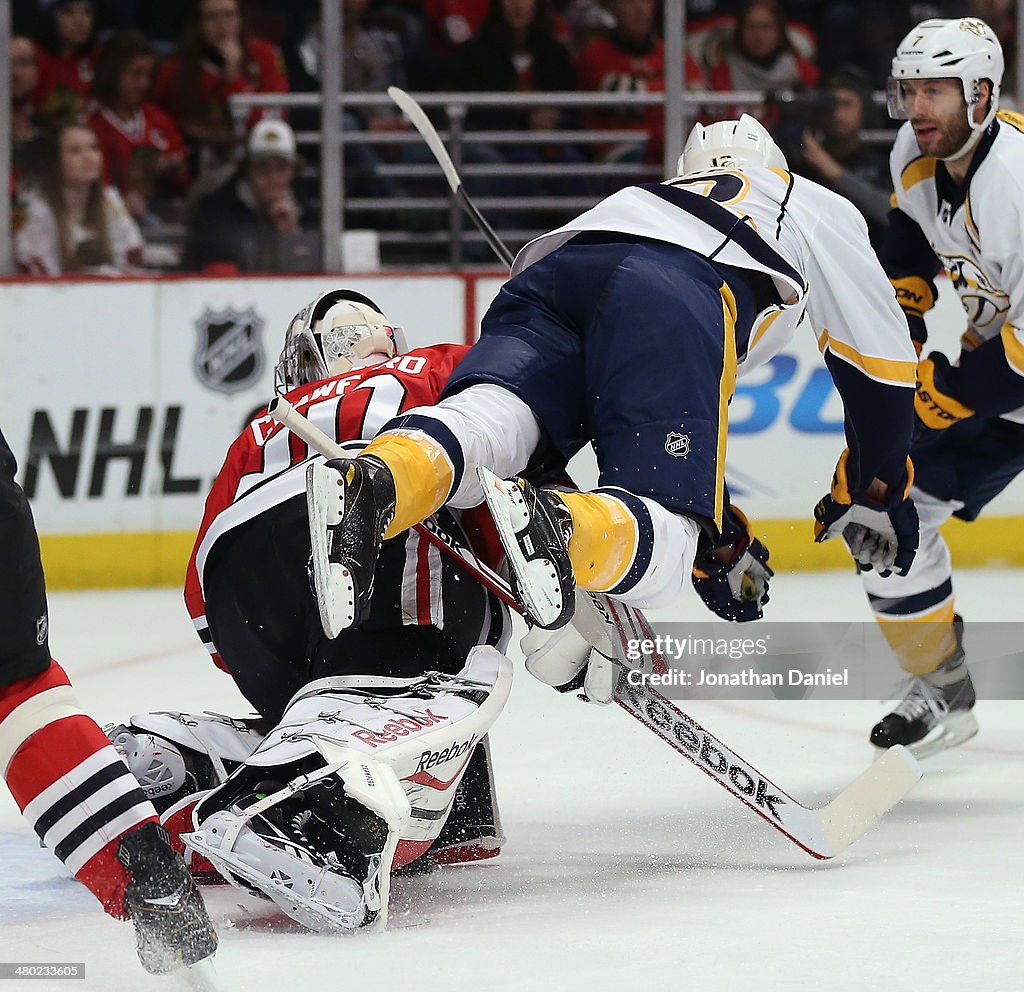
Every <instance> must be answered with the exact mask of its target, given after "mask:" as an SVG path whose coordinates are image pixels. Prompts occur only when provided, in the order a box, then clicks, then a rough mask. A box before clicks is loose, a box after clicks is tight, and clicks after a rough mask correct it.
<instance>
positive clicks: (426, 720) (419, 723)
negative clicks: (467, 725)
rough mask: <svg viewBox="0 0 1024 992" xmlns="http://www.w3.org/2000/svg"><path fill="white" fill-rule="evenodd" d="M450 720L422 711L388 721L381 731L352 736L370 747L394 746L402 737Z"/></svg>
mask: <svg viewBox="0 0 1024 992" xmlns="http://www.w3.org/2000/svg"><path fill="white" fill-rule="evenodd" d="M448 719H450V717H447V716H445V715H444V714H443V713H442V714H437V713H432V712H431V711H430V710H429V709H426V710H420V711H419V712H418V713H413V714H412V715H411V716H406V717H402V718H401V719H398V720H388V722H387V723H385V724H384V726H383V727H381V728H380V730H354V731H353V732H352V736H353V737H355V738H357V739H358V740H361V741H362V742H363V743H364V744H369V745H370V747H380V746H381V745H382V744H392V743H394V742H395V741H397V740H398V739H399V738H400V737H408V736H409V735H410V734H415V733H418V732H419V731H420V730H423V728H424V727H433V726H434V724H436V723H442V722H443V721H445V720H448Z"/></svg>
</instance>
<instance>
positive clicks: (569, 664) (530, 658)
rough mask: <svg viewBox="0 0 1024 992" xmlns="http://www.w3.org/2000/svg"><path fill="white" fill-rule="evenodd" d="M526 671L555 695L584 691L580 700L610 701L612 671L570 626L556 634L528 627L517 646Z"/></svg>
mask: <svg viewBox="0 0 1024 992" xmlns="http://www.w3.org/2000/svg"><path fill="white" fill-rule="evenodd" d="M519 646H520V648H521V649H522V652H523V654H525V655H526V670H527V671H528V672H529V673H530V674H531V675H532V676H533V677H534V678H537V679H540V681H541V682H544V683H546V684H547V685H550V686H552V687H553V688H554V689H555V690H556V691H557V692H576V691H577V690H579V689H582V690H583V695H581V697H580V698H581V699H584V700H587V701H589V702H593V703H601V704H602V705H604V704H606V703H610V702H611V701H612V695H613V693H614V691H615V668H614V665H613V664H612V662H611V660H610V659H609V658H606V657H605V656H604V655H603V654H601V653H600V652H599V651H597V650H596V649H594V648H592V647H591V645H590V643H589V642H588V641H587V640H586V639H585V638H584V637H583V635H582V634H581V633H580V632H579V631H578V630H577V629H576V628H575V627H574V626H573V625H572V624H571V623H569V624H566V625H565V626H564V627H559V628H558V629H557V630H545V629H544V628H543V627H531V628H530V629H529V630H528V631H527V633H526V636H525V637H524V638H523V639H522V641H520V642H519Z"/></svg>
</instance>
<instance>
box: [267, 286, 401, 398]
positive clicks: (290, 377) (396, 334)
mask: <svg viewBox="0 0 1024 992" xmlns="http://www.w3.org/2000/svg"><path fill="white" fill-rule="evenodd" d="M345 302H349V303H354V304H357V306H359V307H360V309H362V308H364V307H365V308H369V310H371V311H373V313H375V314H379V315H380V321H379V322H375V323H374V324H373V325H372V330H371V333H370V334H367V333H366V328H368V327H371V324H370V323H369V315H367V318H368V319H367V322H366V323H361V324H360V323H353V324H350V325H341V326H337V327H330V328H326V329H325V330H324V331H322V332H321V331H320V330H314V328H315V327H317V325H318V324H319V323H320V322H321V321H322V320H323V318H324V317H325V315H326V314H327V312H328V311H329V310H330V309H331V307H333V306H334V305H335V304H337V303H345ZM360 331H362V333H360ZM381 332H383V337H384V338H386V340H387V342H388V343H389V345H390V350H391V355H392V356H394V355H400V354H402V353H403V352H405V351H407V350H408V346H407V344H406V339H405V332H404V331H403V330H402V328H401V327H396V326H394V325H391V324H389V323H388V322H387V317H385V316H384V315H383V313H381V310H380V308H379V307H378V306H377V304H376V303H374V302H373V300H371V299H370V298H369V297H368V296H363V294H362V293H357V292H355V291H354V290H351V289H337V290H332V291H331V292H329V293H325V294H324V295H323V296H321V297H320V298H319V299H318V300H316V301H315V302H313V303H311V304H309V305H308V306H306V307H304V308H303V309H302V310H300V311H299V312H298V313H297V314H296V315H295V316H294V317H293V318H292V321H291V323H290V324H289V325H288V330H287V331H286V332H285V341H284V347H283V348H282V350H281V354H280V357H279V358H278V360H277V366H276V367H275V369H274V389H275V391H276V392H278V393H283V392H286V391H287V390H289V389H294V388H295V387H296V386H301V385H304V384H306V383H310V382H316V381H317V380H319V379H327V378H329V377H330V376H331V375H332V372H331V368H332V366H333V365H334V363H335V362H337V361H339V360H342V359H344V360H347V361H348V362H349V363H350V367H351V364H354V362H355V361H356V360H357V359H358V358H361V357H365V355H366V354H371V353H372V352H365V354H361V353H360V351H361V350H360V349H359V347H358V346H359V343H360V342H362V341H366V342H368V345H367V347H369V346H370V343H372V345H373V347H374V350H378V349H379V348H383V347H388V344H385V343H384V341H383V340H382V334H381Z"/></svg>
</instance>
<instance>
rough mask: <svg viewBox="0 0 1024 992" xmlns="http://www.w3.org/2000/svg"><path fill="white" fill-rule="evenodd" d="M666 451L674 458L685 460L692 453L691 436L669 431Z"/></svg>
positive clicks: (666, 438) (666, 436) (666, 437)
mask: <svg viewBox="0 0 1024 992" xmlns="http://www.w3.org/2000/svg"><path fill="white" fill-rule="evenodd" d="M665 450H666V451H667V452H668V453H669V454H670V455H671V456H672V457H673V458H685V457H686V456H687V455H688V454H689V453H690V435H689V434H680V433H679V431H669V432H668V434H666V435H665Z"/></svg>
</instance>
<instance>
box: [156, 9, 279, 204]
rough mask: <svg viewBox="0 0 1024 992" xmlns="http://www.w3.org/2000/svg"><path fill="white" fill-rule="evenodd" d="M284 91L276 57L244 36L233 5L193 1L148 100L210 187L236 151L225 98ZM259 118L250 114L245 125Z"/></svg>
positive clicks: (233, 159)
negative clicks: (170, 122) (171, 125)
mask: <svg viewBox="0 0 1024 992" xmlns="http://www.w3.org/2000/svg"><path fill="white" fill-rule="evenodd" d="M287 91H288V79H287V77H286V76H285V73H284V64H283V62H282V60H281V54H280V52H278V50H277V49H276V48H275V47H274V46H273V45H271V44H269V43H268V42H265V41H261V40H260V39H259V38H252V37H250V36H249V33H248V31H247V30H246V27H245V25H244V23H243V20H242V13H241V11H240V9H239V6H238V0H195V3H194V6H193V7H192V8H191V10H190V13H189V17H188V20H187V21H186V24H185V28H184V30H183V32H182V39H181V43H180V45H179V47H178V53H177V55H175V56H173V57H172V58H170V59H168V60H167V61H166V62H165V63H164V64H163V66H161V68H160V71H159V72H158V73H157V78H156V82H155V83H154V86H153V99H154V100H155V102H156V103H158V104H159V105H160V106H161V107H162V108H163V110H164V111H165V112H166V113H168V114H169V115H170V116H171V117H172V118H173V119H174V120H175V121H176V122H177V124H178V126H179V127H180V128H181V131H182V134H183V136H184V138H185V141H186V142H187V143H188V144H189V146H190V150H191V151H192V152H194V153H195V158H194V160H193V162H192V163H191V171H192V173H193V175H196V176H202V177H203V180H204V183H205V184H207V185H208V186H213V185H216V184H217V183H218V181H220V180H222V179H223V178H224V176H225V174H227V173H228V172H229V171H230V170H231V168H232V167H233V165H234V163H235V162H236V161H237V153H238V151H239V150H240V146H241V142H240V137H239V134H238V130H237V129H236V127H235V124H234V122H233V120H232V117H231V112H230V108H229V104H228V97H230V96H232V95H234V94H236V93H285V92H287ZM260 116H261V115H260V114H259V113H256V114H252V115H250V118H249V126H250V127H251V126H252V124H253V123H255V121H256V120H258V119H259V118H260Z"/></svg>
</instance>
